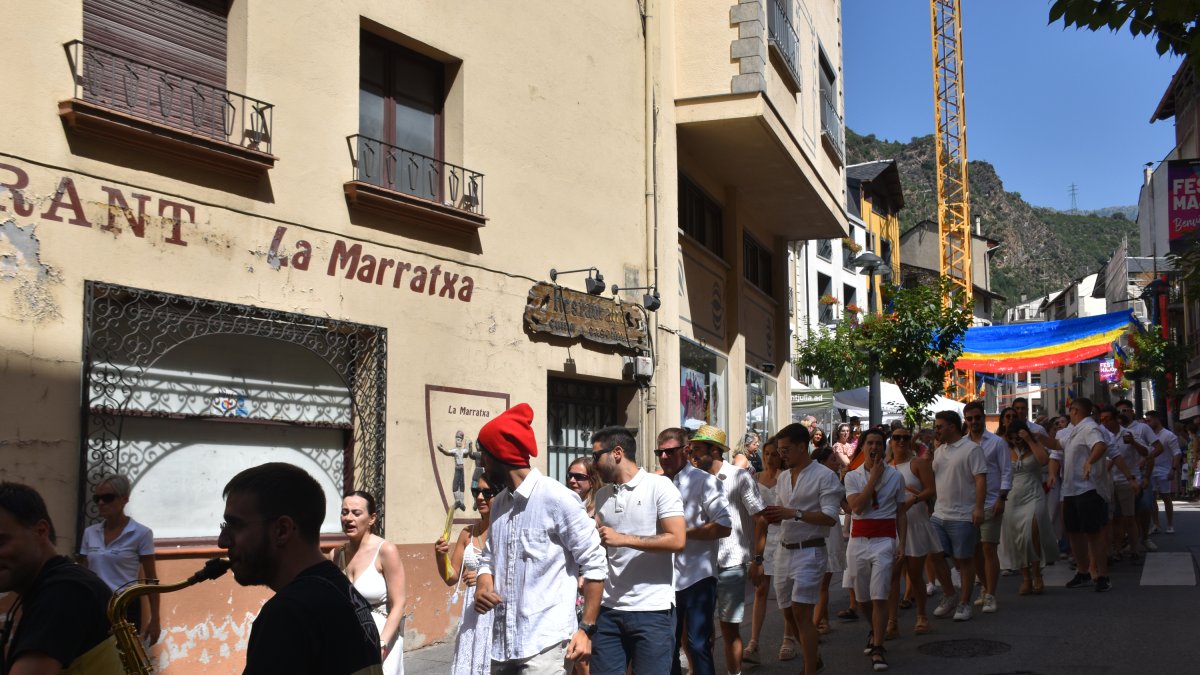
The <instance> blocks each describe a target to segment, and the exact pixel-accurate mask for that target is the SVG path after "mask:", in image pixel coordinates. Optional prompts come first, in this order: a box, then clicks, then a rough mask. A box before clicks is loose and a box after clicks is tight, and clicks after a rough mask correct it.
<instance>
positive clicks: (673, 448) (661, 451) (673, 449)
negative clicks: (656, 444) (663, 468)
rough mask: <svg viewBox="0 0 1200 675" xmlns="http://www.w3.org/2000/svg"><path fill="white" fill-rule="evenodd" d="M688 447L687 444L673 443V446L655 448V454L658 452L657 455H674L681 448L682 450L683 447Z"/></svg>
mask: <svg viewBox="0 0 1200 675" xmlns="http://www.w3.org/2000/svg"><path fill="white" fill-rule="evenodd" d="M686 447H688V446H686V445H672V446H671V447H669V448H659V449H657V450H655V451H654V454H656V455H663V456H669V455H673V454H675V453H677V452H679V451H680V450H682V449H684V448H686Z"/></svg>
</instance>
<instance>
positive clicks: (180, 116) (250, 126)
mask: <svg viewBox="0 0 1200 675" xmlns="http://www.w3.org/2000/svg"><path fill="white" fill-rule="evenodd" d="M63 47H64V48H65V49H66V52H67V61H68V64H69V65H70V67H71V76H72V78H73V79H74V82H75V95H74V96H75V98H76V99H78V100H81V101H85V102H87V103H92V104H95V105H97V106H102V107H104V108H107V109H109V110H113V111H116V112H118V113H122V114H125V115H128V116H131V117H135V118H138V119H140V120H145V121H149V122H152V123H154V124H156V125H160V126H164V127H169V128H171V129H174V130H177V131H181V132H184V133H187V134H193V135H198V136H202V137H204V138H208V139H211V140H215V141H219V142H222V143H228V144H231V145H235V146H238V147H241V148H246V149H249V150H254V151H257V152H262V153H266V154H268V155H269V154H271V124H272V121H273V119H274V109H275V106H273V105H272V104H270V103H267V102H265V101H260V100H258V99H255V98H250V97H249V96H245V95H243V94H238V93H235V92H232V91H228V90H225V89H221V88H219V87H215V86H213V85H211V84H206V83H204V82H200V81H198V80H193V79H191V78H188V77H184V76H182V75H179V74H177V73H173V72H170V71H167V70H163V69H162V68H159V67H157V66H153V65H150V64H148V63H142V62H141V61H137V60H135V59H131V58H129V57H127V56H122V55H120V54H117V53H115V52H110V51H108V50H106V49H101V48H99V47H95V46H92V45H90V44H86V43H84V42H83V41H81V40H72V41H71V42H68V43H66V44H65V45H63Z"/></svg>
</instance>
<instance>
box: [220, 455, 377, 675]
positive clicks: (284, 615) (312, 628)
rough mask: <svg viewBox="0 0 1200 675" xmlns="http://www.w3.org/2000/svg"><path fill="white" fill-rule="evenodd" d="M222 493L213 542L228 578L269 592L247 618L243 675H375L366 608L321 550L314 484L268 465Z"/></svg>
mask: <svg viewBox="0 0 1200 675" xmlns="http://www.w3.org/2000/svg"><path fill="white" fill-rule="evenodd" d="M224 496H225V522H224V523H222V524H221V536H220V538H219V539H218V540H217V544H218V545H219V546H220V547H221V548H223V549H226V550H228V551H229V562H230V563H231V564H232V567H231V569H232V570H233V577H234V579H235V580H236V581H237V582H238V583H239V584H241V585H243V586H267V587H269V588H270V589H271V590H273V591H275V596H274V597H272V598H271V599H270V600H268V601H267V602H266V604H264V605H263V607H262V610H261V611H260V612H259V614H258V618H257V619H255V620H254V627H253V628H252V629H251V631H250V642H249V644H248V645H247V648H246V668H245V670H244V671H243V675H262V674H267V673H288V675H305V674H311V675H382V673H383V670H382V668H381V666H380V647H379V631H378V630H377V629H376V628H375V621H374V619H372V618H371V608H370V605H368V604H367V601H366V600H365V599H363V597H362V596H361V595H359V593H358V591H356V590H354V587H353V586H351V585H350V582H349V581H348V580H347V579H346V577H345V576H344V575H343V574H342V572H341V570H339V569H338V568H337V566H336V565H334V564H333V563H332V562H330V561H329V560H328V559H326V558H325V556H324V555H323V554H322V553H321V549H320V532H321V522H322V521H323V520H324V519H325V493H324V492H323V491H322V490H321V486H320V484H318V483H317V481H316V480H315V479H313V477H312V476H310V475H308V474H307V473H305V472H304V470H303V469H300V468H299V467H296V466H292V465H291V464H284V463H271V464H263V465H261V466H256V467H253V468H250V469H246V470H245V471H243V472H241V473H239V474H238V475H236V476H234V477H233V478H232V479H231V480H230V481H229V483H228V484H227V485H226V486H225V491H224Z"/></svg>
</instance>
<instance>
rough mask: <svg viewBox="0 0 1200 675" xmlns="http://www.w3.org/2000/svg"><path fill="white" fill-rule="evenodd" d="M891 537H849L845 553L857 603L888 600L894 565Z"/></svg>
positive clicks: (894, 557)
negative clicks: (852, 576)
mask: <svg viewBox="0 0 1200 675" xmlns="http://www.w3.org/2000/svg"><path fill="white" fill-rule="evenodd" d="M896 546H897V544H896V540H895V538H893V537H869V538H868V537H851V538H850V544H849V546H848V547H847V550H846V559H847V563H849V564H848V567H849V569H850V570H853V574H854V594H855V596H857V598H858V600H859V601H860V602H861V601H864V600H887V599H888V593H890V592H891V590H892V566H893V565H894V564H895V562H896Z"/></svg>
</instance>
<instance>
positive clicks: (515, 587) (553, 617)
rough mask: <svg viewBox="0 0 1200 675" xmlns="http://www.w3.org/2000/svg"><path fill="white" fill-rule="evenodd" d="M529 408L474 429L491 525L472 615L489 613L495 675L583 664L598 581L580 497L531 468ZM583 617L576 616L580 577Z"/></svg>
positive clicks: (595, 544) (593, 539)
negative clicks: (492, 492)
mask: <svg viewBox="0 0 1200 675" xmlns="http://www.w3.org/2000/svg"><path fill="white" fill-rule="evenodd" d="M532 425H533V409H532V408H530V407H529V404H527V403H520V404H518V405H516V406H513V407H512V408H509V409H508V410H506V411H505V412H504V413H502V414H501V415H499V416H498V417H496V418H495V419H493V420H492V421H490V422H488V423H487V424H485V425H484V426H483V428H482V429H480V430H479V438H478V439H477V444H478V447H479V451H480V452H481V453H482V455H483V457H482V461H483V470H484V473H485V474H486V476H487V480H488V483H490V484H491V485H494V486H497V487H499V486H504V488H505V489H504V490H503V491H502V492H501V493H500V494H498V495H496V496H495V498H494V499H493V501H492V516H491V518H492V525H491V527H490V528H489V530H488V539H487V543H486V544H484V547H483V553H482V555H481V556H480V560H479V576H478V577H477V581H476V585H475V611H477V612H479V613H480V614H484V613H486V612H490V611H495V612H496V615H495V618H494V619H493V621H492V626H493V630H492V675H510V674H511V675H518V674H519V673H526V674H528V675H534V674H536V675H550V674H551V673H561V674H562V675H566V674H567V673H570V672H572V671H573V670H574V664H575V662H581V663H587V661H588V659H589V658H590V656H591V652H592V635H593V634H595V632H596V614H597V613H598V612H599V610H600V593H601V591H602V583H603V581H604V551H603V549H601V548H600V536H599V535H598V534H597V533H596V526H595V525H594V524H593V523H592V519H591V518H589V517H588V514H587V510H586V509H585V508H584V506H583V502H582V501H581V500H580V499H579V495H576V494H575V493H574V492H571V490H570V489H568V488H567V487H566V486H565V485H563V484H561V483H559V482H557V481H554V480H551V479H549V478H547V477H546V476H545V475H543V474H542V472H541V471H538V470H537V469H534V468H531V467H530V466H529V458H530V457H531V456H537V440H536V439H535V437H534V434H533V426H532ZM576 572H578V575H579V577H582V578H583V617H582V620H578V621H577V619H576V616H575V598H576V596H577V593H578V590H577V585H576V584H577V583H578V582H577V577H576Z"/></svg>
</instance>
